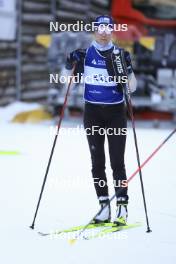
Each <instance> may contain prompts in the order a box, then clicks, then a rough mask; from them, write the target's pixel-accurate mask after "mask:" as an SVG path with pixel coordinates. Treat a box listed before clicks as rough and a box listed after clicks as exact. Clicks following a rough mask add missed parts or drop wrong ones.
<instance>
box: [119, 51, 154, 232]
mask: <svg viewBox="0 0 176 264" xmlns="http://www.w3.org/2000/svg"><path fill="white" fill-rule="evenodd" d="M121 58H122V64H123V68H124V72H125V75H126V76H128V73H127V65H126V61H125V58H124V51H123V50H122V51H121ZM126 85H127V87H125V88H124V86H123V90H124V94H125V100H126V104H127V108H128V112H129V115H130V118H131V124H132V129H133V136H134V144H135V149H136V158H137V163H138V167H139V168H140V167H141V163H140V155H139V148H138V141H137V135H136V125H135V119H134V113H133V106H132V102H131V96H130V87H129V82H128V78H127V83H126ZM139 176H140V183H141V190H142V197H143V204H144V211H145V216H146V224H147V233H150V232H152V230H151V229H150V225H149V218H148V211H147V203H146V197H145V190H144V183H143V177H142V171H141V170H139Z"/></svg>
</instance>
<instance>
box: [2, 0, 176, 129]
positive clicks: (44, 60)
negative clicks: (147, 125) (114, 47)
mask: <svg viewBox="0 0 176 264" xmlns="http://www.w3.org/2000/svg"><path fill="white" fill-rule="evenodd" d="M102 14H109V15H111V16H112V17H113V19H114V20H115V22H116V23H117V24H118V23H121V24H122V23H125V24H128V31H127V32H122V31H121V32H115V33H114V36H113V39H114V42H115V43H116V44H118V45H120V46H122V47H124V48H126V49H127V50H129V51H130V52H131V54H132V60H133V68H134V72H135V74H136V76H137V79H138V88H137V92H136V93H135V94H134V95H133V104H134V111H135V116H136V119H140V120H151V121H153V120H154V122H155V125H158V124H159V123H158V122H160V121H162V120H167V121H169V122H171V123H174V122H175V121H176V1H175V0H74V2H73V1H71V0H8V1H7V0H0V23H1V28H0V107H1V108H0V109H1V119H2V113H4V111H2V110H4V109H8V110H7V111H10V118H11V119H13V120H16V121H19V122H25V121H26V116H25V115H24V112H28V114H29V111H32V113H33V117H32V119H33V120H38V119H48V118H53V117H54V116H57V115H58V113H59V111H60V109H61V107H62V104H63V101H64V96H65V92H66V88H67V85H63V84H61V83H57V84H49V73H59V74H60V75H61V74H62V73H63V70H64V67H65V60H66V55H67V54H68V52H70V51H72V50H73V49H76V48H86V47H87V46H88V45H89V43H90V42H91V41H92V39H93V35H92V34H91V33H87V32H58V33H51V32H50V31H49V22H50V21H58V22H59V23H65V24H69V23H76V21H77V20H80V21H84V23H89V22H92V21H94V19H95V17H96V16H98V15H102ZM82 94H83V85H76V86H75V87H73V88H72V92H71V94H70V96H69V101H68V111H67V114H68V115H71V116H81V115H82V111H83V99H82ZM9 109H10V110H9ZM36 109H40V110H37V111H36ZM41 109H42V110H41ZM17 114H18V116H16V115H17ZM21 114H22V115H21Z"/></svg>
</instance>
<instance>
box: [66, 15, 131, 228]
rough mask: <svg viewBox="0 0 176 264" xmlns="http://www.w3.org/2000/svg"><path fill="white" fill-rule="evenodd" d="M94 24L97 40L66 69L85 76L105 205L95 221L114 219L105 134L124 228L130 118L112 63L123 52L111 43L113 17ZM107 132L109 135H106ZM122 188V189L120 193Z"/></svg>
mask: <svg viewBox="0 0 176 264" xmlns="http://www.w3.org/2000/svg"><path fill="white" fill-rule="evenodd" d="M94 25H95V33H94V36H95V40H94V41H93V42H92V43H91V45H90V47H89V48H87V49H86V50H83V49H78V50H75V51H73V52H71V53H70V54H69V56H68V58H67V64H66V68H67V69H68V70H71V69H72V68H73V65H74V64H75V63H76V68H75V72H74V74H77V73H79V74H82V73H84V80H85V91H84V100H85V109H84V128H85V130H86V132H87V139H88V144H89V149H90V154H91V160H92V176H93V179H94V186H95V190H96V194H97V197H98V200H99V203H100V205H101V208H102V207H104V206H105V205H106V207H105V208H104V209H103V210H102V211H101V213H99V214H98V215H97V216H96V217H95V218H94V221H93V222H94V223H100V222H109V221H110V219H111V208H110V201H109V193H108V185H107V178H106V173H105V151H104V142H105V135H107V139H108V146H109V156H110V163H111V168H112V171H113V180H114V188H115V193H116V198H117V210H116V217H115V219H114V222H115V223H116V224H118V225H124V224H126V221H127V216H128V212H127V205H128V194H127V191H128V187H127V178H126V171H125V164H124V153H125V144H126V127H127V118H126V110H125V104H124V95H123V90H122V86H121V85H122V83H120V82H119V83H118V82H116V81H114V79H113V80H112V76H113V77H114V76H115V75H116V74H115V71H114V69H113V64H112V63H111V61H110V60H109V57H110V56H109V55H111V53H112V52H114V51H116V52H117V51H119V50H122V49H121V48H120V47H118V46H115V45H114V44H113V43H112V30H113V20H112V18H111V17H110V16H105V15H103V16H99V17H97V18H96V20H95V24H94ZM124 58H125V61H126V66H127V71H128V80H129V86H130V90H131V92H134V91H135V89H136V79H135V76H134V73H133V70H132V65H131V59H130V54H129V52H127V51H124ZM89 77H90V78H89ZM116 77H118V76H116ZM92 79H93V81H92ZM123 85H126V84H123ZM105 130H106V134H105V133H104V131H105ZM108 132H109V133H108ZM119 188H120V189H121V192H120V193H119Z"/></svg>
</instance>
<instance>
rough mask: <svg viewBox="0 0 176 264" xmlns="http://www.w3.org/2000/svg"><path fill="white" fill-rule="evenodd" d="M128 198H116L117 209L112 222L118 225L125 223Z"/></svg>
mask: <svg viewBox="0 0 176 264" xmlns="http://www.w3.org/2000/svg"><path fill="white" fill-rule="evenodd" d="M127 205H128V200H127V199H126V198H125V197H118V198H117V210H116V218H115V220H114V224H116V225H118V226H124V225H126V224H127V217H128V210H127Z"/></svg>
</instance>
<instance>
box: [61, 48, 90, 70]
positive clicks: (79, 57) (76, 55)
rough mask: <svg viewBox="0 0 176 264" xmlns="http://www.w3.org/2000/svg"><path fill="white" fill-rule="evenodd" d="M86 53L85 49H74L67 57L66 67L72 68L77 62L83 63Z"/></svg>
mask: <svg viewBox="0 0 176 264" xmlns="http://www.w3.org/2000/svg"><path fill="white" fill-rule="evenodd" d="M85 55H86V50H85V49H77V50H74V51H72V52H71V53H70V54H69V56H68V57H67V62H66V69H68V70H71V69H72V68H73V65H74V64H75V63H76V64H78V63H82V62H83V60H84V58H85Z"/></svg>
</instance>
